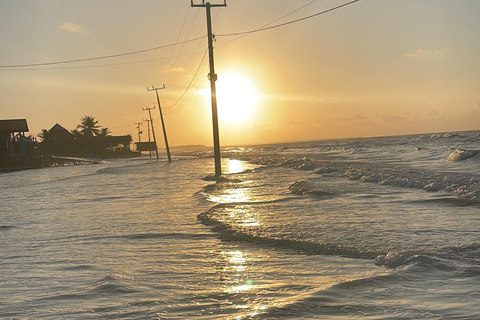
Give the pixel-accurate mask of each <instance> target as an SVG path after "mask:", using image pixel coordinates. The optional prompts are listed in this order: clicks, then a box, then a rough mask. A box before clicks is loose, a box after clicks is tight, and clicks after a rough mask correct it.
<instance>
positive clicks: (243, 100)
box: [216, 73, 258, 124]
mask: <svg viewBox="0 0 480 320" xmlns="http://www.w3.org/2000/svg"><path fill="white" fill-rule="evenodd" d="M216 85H217V106H218V118H219V120H220V121H222V122H226V123H229V124H241V123H244V122H245V121H246V120H248V119H250V118H251V117H252V115H253V113H254V111H255V108H256V107H257V104H258V94H257V92H256V90H255V86H254V85H253V83H252V81H250V80H249V79H248V78H246V77H244V76H242V75H240V74H238V73H231V74H226V75H224V76H222V75H219V77H218V81H217V83H216Z"/></svg>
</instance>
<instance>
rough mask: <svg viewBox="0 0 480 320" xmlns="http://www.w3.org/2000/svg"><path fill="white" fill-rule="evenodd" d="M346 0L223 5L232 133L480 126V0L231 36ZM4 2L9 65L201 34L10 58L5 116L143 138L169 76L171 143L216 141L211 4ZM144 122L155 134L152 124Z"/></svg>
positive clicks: (293, 135)
mask: <svg viewBox="0 0 480 320" xmlns="http://www.w3.org/2000/svg"><path fill="white" fill-rule="evenodd" d="M199 2H201V1H200V0H195V3H199ZM347 2H349V0H345V1H340V0H317V1H312V0H295V1H293V0H289V1H286V0H241V1H240V0H227V7H226V8H214V9H213V10H212V16H213V18H214V22H213V30H214V33H215V35H216V42H215V68H216V73H217V74H218V79H219V80H218V90H219V92H218V95H219V117H220V141H221V144H222V146H225V145H238V144H260V143H271V142H282V141H299V140H316V139H330V138H346V137H366V136H382V135H397V134H410V133H428V132H444V131H461V130H478V129H480V90H479V89H480V41H479V35H480V19H478V13H479V12H480V1H477V0H463V1H454V0H389V1H385V0H383V1H382V0H361V1H358V2H355V3H353V4H351V5H348V6H345V7H343V8H340V9H338V10H335V11H332V12H329V13H326V14H322V15H318V16H316V17H313V18H311V19H307V20H304V21H301V22H297V23H293V24H289V25H286V26H282V27H278V28H273V29H270V30H265V31H261V32H256V33H252V34H246V35H241V36H226V35H227V34H230V33H237V32H245V31H249V30H254V29H257V28H261V27H264V26H266V25H269V26H274V25H277V24H281V23H284V22H289V21H293V20H296V19H300V18H303V17H307V16H310V15H313V14H316V13H319V12H322V11H325V10H328V9H330V8H333V7H336V6H339V5H341V4H344V3H347ZM211 3H221V0H211ZM0 9H1V10H0V38H1V40H2V50H1V51H0V65H1V66H12V65H29V64H37V63H49V62H61V61H66V60H76V59H84V58H95V57H102V56H109V55H115V54H122V53H129V52H134V51H140V50H144V49H150V48H156V47H162V46H165V45H170V44H174V43H178V42H184V41H185V40H190V39H196V38H199V37H202V38H201V39H199V40H195V41H191V42H187V43H183V44H178V45H176V46H168V47H165V48H161V49H156V50H150V51H147V52H143V53H137V54H131V55H127V56H120V57H112V58H108V59H99V60H88V61H82V62H75V63H67V64H54V65H41V66H22V67H16V68H5V67H0V119H14V118H26V119H27V121H28V124H29V127H30V134H33V135H36V134H38V133H39V132H40V131H41V129H49V128H51V127H52V126H53V125H54V124H55V123H59V124H61V125H62V126H64V127H65V128H67V129H69V130H72V129H75V127H76V126H77V124H79V122H80V118H82V117H83V116H85V115H88V116H94V117H95V118H96V119H97V120H99V124H100V125H101V126H104V127H108V128H109V129H110V130H111V131H112V133H113V134H115V135H120V134H131V135H132V137H133V138H134V140H135V141H137V140H138V135H137V129H136V125H135V123H136V122H142V121H143V120H144V119H147V117H148V114H147V113H146V112H144V111H142V108H144V107H152V106H154V105H156V98H155V93H154V92H148V91H147V87H152V86H156V87H162V86H163V84H165V86H166V88H165V89H163V90H159V94H160V99H161V103H162V108H163V111H164V114H165V123H166V128H167V132H168V137H169V142H170V144H171V145H190V144H205V145H212V144H213V142H212V121H211V107H210V100H209V81H208V79H207V74H208V72H209V71H208V56H207V57H205V56H204V54H205V52H206V49H207V40H206V37H203V36H205V35H206V18H205V9H204V8H192V7H190V0H138V1H131V0H101V1H98V0H82V1H78V0H77V1H74V0H23V1H13V0H11V1H10V0H1V2H0ZM202 59H203V60H202ZM202 61H203V63H202ZM186 89H188V90H187V91H185V90H186ZM239 109H240V111H239ZM153 115H154V121H155V129H156V134H157V138H158V140H159V141H160V143H159V146H162V145H163V142H162V141H163V140H162V139H161V136H159V135H160V134H161V124H160V121H159V115H158V110H153ZM142 129H143V132H144V134H143V135H142V141H145V140H146V139H147V137H146V133H147V123H144V124H143V125H142Z"/></svg>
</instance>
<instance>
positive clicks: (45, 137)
mask: <svg viewBox="0 0 480 320" xmlns="http://www.w3.org/2000/svg"><path fill="white" fill-rule="evenodd" d="M38 137H39V138H40V139H42V142H43V141H48V140H50V137H51V134H50V131H48V130H47V129H42V132H41V133H39V134H38Z"/></svg>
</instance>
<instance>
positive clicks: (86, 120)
mask: <svg viewBox="0 0 480 320" xmlns="http://www.w3.org/2000/svg"><path fill="white" fill-rule="evenodd" d="M97 123H98V120H95V117H91V116H84V117H83V118H82V119H80V124H79V125H78V126H77V129H79V132H80V133H81V134H82V135H83V136H84V137H85V138H93V136H96V135H98V134H99V133H100V129H99V128H100V126H99V125H97Z"/></svg>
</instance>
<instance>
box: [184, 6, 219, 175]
mask: <svg viewBox="0 0 480 320" xmlns="http://www.w3.org/2000/svg"><path fill="white" fill-rule="evenodd" d="M193 2H194V0H191V5H192V7H205V8H206V11H207V32H208V52H209V61H210V73H209V74H208V79H209V80H210V89H211V92H212V93H211V94H212V122H213V151H214V157H215V176H216V177H220V176H221V175H222V163H221V156H220V135H219V132H218V112H217V88H216V85H215V82H216V81H217V75H216V74H215V64H214V63H215V61H214V59H213V32H212V14H211V10H210V9H211V8H212V7H226V6H227V0H223V3H222V4H211V3H210V2H207V3H205V0H202V4H194V3H193Z"/></svg>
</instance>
